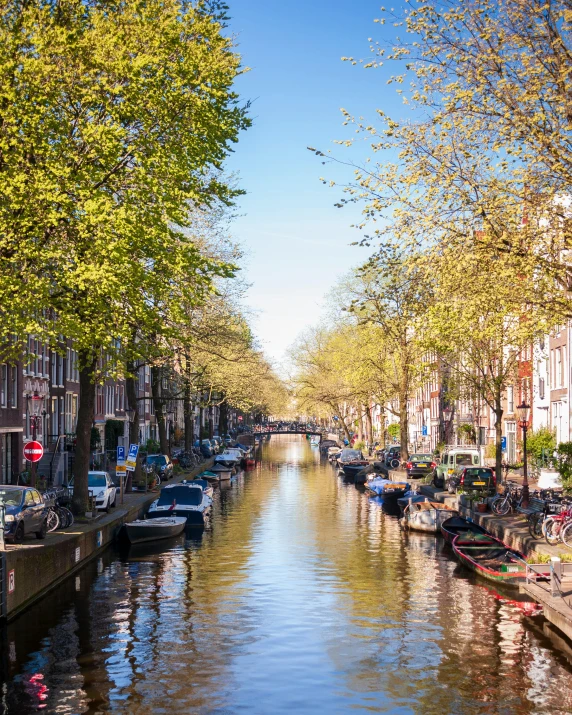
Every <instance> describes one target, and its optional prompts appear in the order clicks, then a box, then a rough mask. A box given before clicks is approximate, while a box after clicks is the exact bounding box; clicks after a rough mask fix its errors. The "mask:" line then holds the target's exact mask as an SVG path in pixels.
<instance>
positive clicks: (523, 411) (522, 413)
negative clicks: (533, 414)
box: [516, 400, 530, 507]
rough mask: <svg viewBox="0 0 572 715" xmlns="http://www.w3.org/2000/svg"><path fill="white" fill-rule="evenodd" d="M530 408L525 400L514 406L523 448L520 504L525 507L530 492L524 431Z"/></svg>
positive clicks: (525, 431) (526, 427)
mask: <svg viewBox="0 0 572 715" xmlns="http://www.w3.org/2000/svg"><path fill="white" fill-rule="evenodd" d="M529 409H530V405H527V404H526V401H525V400H523V401H522V402H521V404H520V405H519V406H518V407H517V408H516V414H517V415H518V421H519V422H520V426H521V428H522V445H523V449H524V475H523V480H522V502H521V506H523V507H527V506H528V500H529V498H530V492H529V489H528V457H527V454H526V433H527V430H528V411H529Z"/></svg>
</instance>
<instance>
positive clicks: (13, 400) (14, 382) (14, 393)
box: [10, 365, 18, 407]
mask: <svg viewBox="0 0 572 715" xmlns="http://www.w3.org/2000/svg"><path fill="white" fill-rule="evenodd" d="M10 373H11V377H10V407H18V366H17V365H12V367H11V368H10Z"/></svg>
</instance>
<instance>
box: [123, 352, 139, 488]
mask: <svg viewBox="0 0 572 715" xmlns="http://www.w3.org/2000/svg"><path fill="white" fill-rule="evenodd" d="M135 371H136V367H135V365H134V364H133V363H129V364H128V365H127V378H126V380H125V392H126V393H127V404H128V405H129V409H131V410H133V419H132V420H131V421H130V423H129V445H132V444H139V400H138V399H137V386H138V380H137V378H136V377H135ZM129 445H128V448H129ZM133 476H135V481H136V482H138V481H139V480H140V478H141V465H140V462H139V459H138V460H137V463H136V465H135V473H133V472H127V482H126V484H125V491H126V492H130V491H132V489H133Z"/></svg>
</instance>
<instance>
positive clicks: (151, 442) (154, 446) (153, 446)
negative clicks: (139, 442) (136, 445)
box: [145, 439, 161, 454]
mask: <svg viewBox="0 0 572 715" xmlns="http://www.w3.org/2000/svg"><path fill="white" fill-rule="evenodd" d="M160 448H161V445H160V444H159V442H157V440H156V439H148V440H147V442H145V451H146V452H147V454H156V453H157V452H158V451H159V449H160Z"/></svg>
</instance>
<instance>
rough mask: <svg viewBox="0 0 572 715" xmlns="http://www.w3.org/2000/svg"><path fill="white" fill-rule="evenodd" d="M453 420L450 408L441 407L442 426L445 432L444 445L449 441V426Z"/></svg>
mask: <svg viewBox="0 0 572 715" xmlns="http://www.w3.org/2000/svg"><path fill="white" fill-rule="evenodd" d="M452 418H453V410H452V409H451V408H450V407H443V426H444V432H445V444H448V440H449V437H450V435H449V427H450V425H451V419H452Z"/></svg>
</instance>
